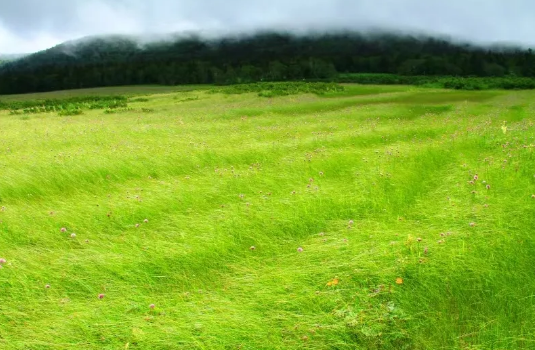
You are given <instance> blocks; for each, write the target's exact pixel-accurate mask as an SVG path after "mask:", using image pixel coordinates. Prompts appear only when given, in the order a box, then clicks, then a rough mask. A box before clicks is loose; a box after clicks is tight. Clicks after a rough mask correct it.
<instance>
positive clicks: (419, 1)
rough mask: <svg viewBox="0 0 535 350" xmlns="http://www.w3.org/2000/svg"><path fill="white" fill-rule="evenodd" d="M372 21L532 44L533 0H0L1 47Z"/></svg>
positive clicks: (14, 49) (13, 49)
mask: <svg viewBox="0 0 535 350" xmlns="http://www.w3.org/2000/svg"><path fill="white" fill-rule="evenodd" d="M370 27H380V28H386V29H393V30H403V31H420V32H423V33H427V34H445V35H449V36H451V37H453V38H459V39H466V40H470V41H475V42H479V43H491V42H514V43H519V44H525V45H532V44H535V0H507V1H506V0H267V1H266V0H0V53H26V52H34V51H38V50H42V49H45V48H49V47H52V46H54V45H56V44H59V43H61V42H63V41H66V40H71V39H77V38H80V37H84V36H88V35H95V34H150V33H168V32H180V31H204V32H206V33H214V32H216V33H219V32H222V31H225V32H235V31H236V32H247V31H251V30H255V29H292V30H309V29H314V30H323V29H367V28H370ZM533 46H535V45H533Z"/></svg>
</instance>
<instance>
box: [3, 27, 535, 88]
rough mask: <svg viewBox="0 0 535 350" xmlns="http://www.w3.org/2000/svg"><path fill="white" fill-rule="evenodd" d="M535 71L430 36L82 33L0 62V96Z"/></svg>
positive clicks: (523, 62)
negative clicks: (146, 38) (346, 76)
mask: <svg viewBox="0 0 535 350" xmlns="http://www.w3.org/2000/svg"><path fill="white" fill-rule="evenodd" d="M356 72H359V73H396V74H402V75H456V76H504V75H515V76H526V77H533V76H535V55H534V54H533V52H532V51H531V50H525V49H514V48H494V49H490V48H482V47H475V46H471V45H467V44H457V43H453V42H449V41H446V40H443V39H437V38H429V37H413V36H399V35H391V34H384V33H381V34H374V35H364V34H358V33H335V34H324V35H308V36H294V35H290V34H281V33H259V34H255V35H252V36H243V37H232V38H230V37H229V38H223V39H212V40H204V39H202V38H199V37H195V36H189V37H184V36H182V37H178V36H177V37H174V39H171V38H167V39H166V40H160V41H152V42H149V43H147V42H145V43H142V42H140V41H139V40H138V39H137V38H134V37H129V36H108V37H93V38H85V39H82V40H79V41H74V42H68V43H64V44H61V45H58V46H56V47H54V48H51V49H48V50H45V51H41V52H38V53H35V54H33V55H30V56H27V57H24V58H22V59H19V60H16V61H13V62H8V63H5V64H3V65H1V66H0V94H10V93H24V92H35V91H50V90H61V89H73V88H86V87H97V86H112V85H132V84H171V85H173V84H203V83H216V84H230V83H241V82H253V81H260V80H272V81H279V80H297V79H299V80H301V79H333V78H334V77H336V76H337V74H338V73H356Z"/></svg>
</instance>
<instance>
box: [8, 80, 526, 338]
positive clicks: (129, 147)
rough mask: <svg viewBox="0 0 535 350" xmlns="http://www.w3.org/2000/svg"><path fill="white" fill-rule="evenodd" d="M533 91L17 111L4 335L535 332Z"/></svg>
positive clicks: (230, 98)
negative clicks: (69, 112) (72, 112)
mask: <svg viewBox="0 0 535 350" xmlns="http://www.w3.org/2000/svg"><path fill="white" fill-rule="evenodd" d="M121 91H123V90H121ZM125 91H128V90H125ZM84 93H85V92H84ZM106 93H107V94H109V93H110V91H109V89H108V90H106ZM132 93H136V94H140V93H142V92H141V91H139V90H136V91H135V92H133V91H132ZM48 96H50V97H53V96H54V94H52V95H48ZM533 97H535V93H534V92H458V91H440V90H430V89H416V88H412V87H362V86H357V85H348V86H347V87H346V91H344V92H342V93H337V94H332V95H330V96H329V95H327V96H323V97H319V96H315V95H293V96H286V97H276V98H262V97H258V96H257V95H256V94H253V93H251V94H243V95H224V94H213V93H210V92H207V91H205V90H192V91H188V90H187V89H186V90H182V91H181V90H180V89H178V88H177V89H176V90H162V91H158V90H155V88H151V89H150V90H148V91H147V95H146V96H144V98H146V99H147V100H148V101H145V100H139V101H144V102H131V103H130V104H129V106H130V107H131V109H130V110H125V111H120V112H118V113H115V114H105V113H103V111H102V110H93V111H86V112H85V113H84V114H82V115H78V116H69V117H60V116H57V115H56V114H53V113H49V114H32V115H22V116H21V115H10V114H9V112H6V111H2V112H0V170H1V176H0V206H1V207H2V208H1V211H0V258H3V259H6V262H5V263H4V264H3V265H2V268H1V269H0V348H2V349H125V348H126V349H175V348H177V349H178V348H186V349H298V348H304V349H492V348H494V349H531V348H533V347H535V313H534V311H535V301H534V300H533V291H534V290H535V279H534V278H533V266H534V265H535V254H534V253H535V240H534V238H533V234H534V233H535V198H533V197H535V196H532V195H534V194H535V155H534V147H535V146H534V145H535V125H534V122H535V118H534V112H535V105H534V104H533V102H532V101H533ZM10 98H11V99H16V100H19V99H21V98H22V97H20V96H19V97H10ZM0 100H2V98H0ZM504 122H506V124H505V125H506V128H503V126H504ZM62 228H65V229H66V230H64V231H65V232H62V230H61V229H62ZM73 233H74V235H73ZM47 287H48V288H47ZM100 294H102V295H103V297H102V299H99V295H100ZM151 304H154V308H153V309H152V308H150V307H149V305H151Z"/></svg>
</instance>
